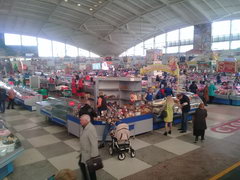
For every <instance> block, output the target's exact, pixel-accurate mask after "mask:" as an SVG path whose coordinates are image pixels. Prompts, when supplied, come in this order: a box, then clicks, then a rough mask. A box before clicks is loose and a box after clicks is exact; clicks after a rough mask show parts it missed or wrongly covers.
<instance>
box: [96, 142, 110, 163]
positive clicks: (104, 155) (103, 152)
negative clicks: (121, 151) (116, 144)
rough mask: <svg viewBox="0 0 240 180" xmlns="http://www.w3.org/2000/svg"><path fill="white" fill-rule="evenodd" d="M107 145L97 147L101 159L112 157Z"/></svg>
mask: <svg viewBox="0 0 240 180" xmlns="http://www.w3.org/2000/svg"><path fill="white" fill-rule="evenodd" d="M108 149H109V146H108V145H106V146H105V147H104V148H101V149H99V154H100V156H101V158H102V159H103V160H106V159H109V158H112V156H111V155H110V154H109V151H108Z"/></svg>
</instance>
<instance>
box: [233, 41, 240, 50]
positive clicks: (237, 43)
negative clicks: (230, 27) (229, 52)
mask: <svg viewBox="0 0 240 180" xmlns="http://www.w3.org/2000/svg"><path fill="white" fill-rule="evenodd" d="M239 48H240V41H232V42H231V49H239Z"/></svg>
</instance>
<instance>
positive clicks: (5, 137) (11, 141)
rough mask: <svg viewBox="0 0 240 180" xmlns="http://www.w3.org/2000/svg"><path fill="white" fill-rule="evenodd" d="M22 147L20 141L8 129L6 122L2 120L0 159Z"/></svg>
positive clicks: (0, 128) (0, 125)
mask: <svg viewBox="0 0 240 180" xmlns="http://www.w3.org/2000/svg"><path fill="white" fill-rule="evenodd" d="M19 147H21V143H20V141H19V139H18V138H17V137H16V136H14V135H13V134H12V133H11V132H10V131H9V129H7V127H6V125H5V122H4V121H3V120H0V158H2V157H4V156H6V155H7V154H10V153H12V152H13V151H14V150H16V149H17V148H19Z"/></svg>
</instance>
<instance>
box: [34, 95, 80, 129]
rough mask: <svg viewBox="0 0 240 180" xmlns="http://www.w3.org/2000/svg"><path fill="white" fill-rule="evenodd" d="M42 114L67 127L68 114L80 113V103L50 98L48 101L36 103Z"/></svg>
mask: <svg viewBox="0 0 240 180" xmlns="http://www.w3.org/2000/svg"><path fill="white" fill-rule="evenodd" d="M36 104H37V106H38V108H39V112H40V114H42V115H44V116H46V117H48V119H49V120H51V121H53V122H55V123H57V124H59V125H63V126H67V114H74V113H76V112H78V106H79V104H80V103H79V101H77V100H75V99H70V98H49V99H48V100H47V101H41V102H37V103H36Z"/></svg>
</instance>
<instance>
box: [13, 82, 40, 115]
mask: <svg viewBox="0 0 240 180" xmlns="http://www.w3.org/2000/svg"><path fill="white" fill-rule="evenodd" d="M13 89H14V90H15V92H16V97H15V102H16V104H20V105H23V107H24V108H26V109H28V110H30V111H35V110H36V102H39V101H42V95H41V94H38V93H37V92H35V91H33V90H32V89H29V88H24V87H17V86H14V87H13Z"/></svg>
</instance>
